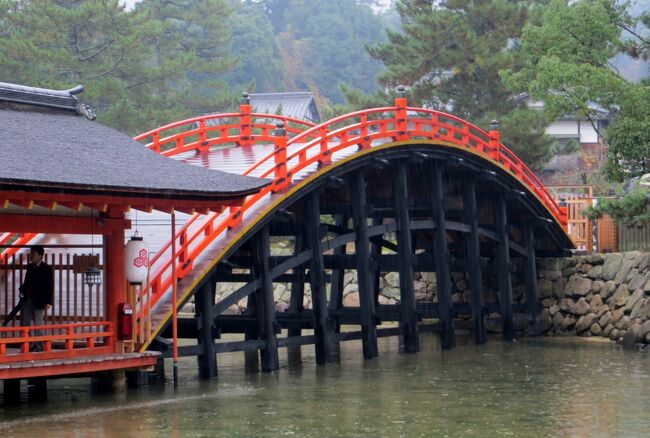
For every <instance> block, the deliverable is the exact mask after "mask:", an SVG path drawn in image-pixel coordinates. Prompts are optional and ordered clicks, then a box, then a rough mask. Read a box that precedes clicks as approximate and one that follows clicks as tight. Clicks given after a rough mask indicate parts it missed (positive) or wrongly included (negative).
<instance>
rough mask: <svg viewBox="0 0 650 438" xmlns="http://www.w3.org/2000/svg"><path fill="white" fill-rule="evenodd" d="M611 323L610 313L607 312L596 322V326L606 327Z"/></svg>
mask: <svg viewBox="0 0 650 438" xmlns="http://www.w3.org/2000/svg"><path fill="white" fill-rule="evenodd" d="M611 321H612V312H607V313H605V314H604V315H603V316H601V317H600V319H599V320H598V324H600V326H601V327H607V324H609V323H610V322H611Z"/></svg>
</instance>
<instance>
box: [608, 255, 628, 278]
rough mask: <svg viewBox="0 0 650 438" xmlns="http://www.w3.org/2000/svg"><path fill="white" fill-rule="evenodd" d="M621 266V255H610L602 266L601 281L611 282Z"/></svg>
mask: <svg viewBox="0 0 650 438" xmlns="http://www.w3.org/2000/svg"><path fill="white" fill-rule="evenodd" d="M622 264H623V254H621V253H615V254H610V255H609V256H608V257H607V258H606V259H605V264H604V265H603V279H605V280H613V279H614V277H616V274H617V273H618V271H619V270H620V269H621V265H622ZM626 275H627V274H626Z"/></svg>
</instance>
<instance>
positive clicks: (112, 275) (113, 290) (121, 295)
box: [104, 229, 126, 346]
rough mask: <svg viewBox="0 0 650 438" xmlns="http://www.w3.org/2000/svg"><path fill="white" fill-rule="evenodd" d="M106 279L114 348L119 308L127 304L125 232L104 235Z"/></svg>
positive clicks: (107, 307) (105, 312)
mask: <svg viewBox="0 0 650 438" xmlns="http://www.w3.org/2000/svg"><path fill="white" fill-rule="evenodd" d="M104 278H105V288H106V289H105V290H106V292H105V294H106V299H105V303H106V308H105V310H104V314H105V316H106V320H107V321H110V322H111V323H112V324H113V333H114V334H115V335H114V336H113V338H112V339H113V346H115V344H114V343H115V338H116V335H117V319H118V314H117V307H118V304H119V303H124V302H126V276H125V273H124V230H123V229H117V230H113V231H112V232H111V233H110V234H106V235H104Z"/></svg>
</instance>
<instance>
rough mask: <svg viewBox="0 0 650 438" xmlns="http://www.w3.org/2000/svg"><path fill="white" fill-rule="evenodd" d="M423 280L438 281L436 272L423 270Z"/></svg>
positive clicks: (428, 281)
mask: <svg viewBox="0 0 650 438" xmlns="http://www.w3.org/2000/svg"><path fill="white" fill-rule="evenodd" d="M422 280H423V281H426V282H427V283H435V282H436V273H435V272H423V273H422Z"/></svg>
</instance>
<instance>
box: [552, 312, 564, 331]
mask: <svg viewBox="0 0 650 438" xmlns="http://www.w3.org/2000/svg"><path fill="white" fill-rule="evenodd" d="M562 321H564V317H563V316H562V313H560V312H557V313H556V314H555V315H553V328H554V329H555V330H559V329H560V327H562Z"/></svg>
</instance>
